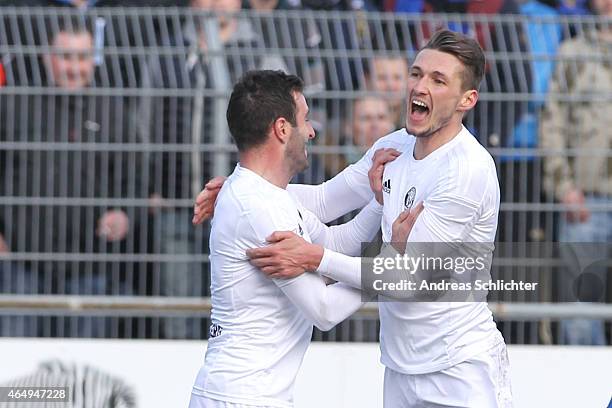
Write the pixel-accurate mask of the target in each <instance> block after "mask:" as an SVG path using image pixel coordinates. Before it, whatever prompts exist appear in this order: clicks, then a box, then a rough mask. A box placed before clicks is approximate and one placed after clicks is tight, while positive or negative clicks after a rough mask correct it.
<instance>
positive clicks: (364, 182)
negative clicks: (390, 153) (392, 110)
mask: <svg viewBox="0 0 612 408" xmlns="http://www.w3.org/2000/svg"><path fill="white" fill-rule="evenodd" d="M398 132H401V133H402V134H401V136H400V137H399V138H398V137H393V136H392V135H393V134H395V133H396V132H394V133H393V134H390V135H387V136H384V137H382V138H380V139H378V140H377V141H376V142H375V143H374V145H373V146H372V147H370V149H369V150H368V151H367V152H366V153H365V154H364V155H363V157H362V158H361V159H359V161H358V162H357V163H355V164H351V165H350V166H348V167H347V168H345V169H344V170H342V171H341V172H340V173H338V174H337V175H336V176H335V177H334V178H332V179H331V180H329V181H326V182H325V183H323V184H319V185H317V186H309V185H304V184H290V185H289V186H288V187H287V190H289V192H290V193H292V194H293V195H294V196H295V197H296V198H297V199H298V201H299V202H300V204H302V206H303V207H304V208H307V209H308V210H310V211H312V212H313V213H314V214H315V215H316V216H317V218H318V219H319V220H321V221H322V222H330V221H333V220H335V219H336V218H338V217H340V216H342V215H344V214H346V213H348V212H350V211H353V210H356V209H357V208H361V207H363V206H364V205H366V204H367V203H368V202H369V201H370V200H371V199H372V198H374V194H373V193H372V190H371V188H370V180H369V179H368V171H370V168H371V167H372V157H373V156H374V153H376V151H377V150H378V149H382V148H389V147H390V148H395V149H397V150H399V151H400V152H403V150H404V148H405V143H406V141H407V140H408V139H407V138H408V135H407V134H406V132H405V131H403V130H400V131H398Z"/></svg>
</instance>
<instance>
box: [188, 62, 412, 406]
mask: <svg viewBox="0 0 612 408" xmlns="http://www.w3.org/2000/svg"><path fill="white" fill-rule="evenodd" d="M302 90H303V82H302V80H301V79H299V78H298V77H296V76H293V75H287V74H285V73H283V72H281V71H251V72H249V73H247V74H245V75H244V76H243V77H242V78H241V79H240V80H239V81H238V83H236V85H235V86H234V89H233V92H232V95H231V97H230V101H229V105H228V109H227V120H228V124H229V128H230V132H231V134H232V136H233V138H234V141H235V142H236V145H237V147H238V154H239V164H238V165H237V166H236V169H235V170H234V172H233V173H232V175H231V176H230V177H229V178H228V179H227V182H226V183H225V184H224V186H223V188H222V189H221V191H220V193H219V197H218V200H217V204H216V214H215V216H214V218H213V220H212V230H211V235H210V262H211V274H212V281H211V298H212V312H211V320H212V323H213V324H212V326H211V329H210V338H209V341H208V349H207V351H206V357H205V361H204V365H203V367H202V368H201V370H200V371H199V373H198V375H197V378H196V380H195V384H194V386H193V390H192V396H191V402H190V405H189V406H190V408H201V407H206V408H211V407H212V408H218V407H225V408H243V407H292V406H293V384H294V381H295V377H296V375H297V371H298V369H299V367H300V364H301V362H302V358H303V357H304V353H305V352H306V348H307V347H308V345H309V343H310V339H311V336H312V328H313V324H314V325H316V326H317V327H318V328H320V329H321V330H329V329H331V328H332V327H333V326H334V325H336V324H337V323H338V322H340V321H342V320H344V319H345V318H346V317H348V316H350V315H351V314H352V313H353V312H355V311H356V310H357V309H358V308H359V307H360V306H361V305H362V304H363V302H362V296H361V291H360V290H358V289H355V288H352V287H350V286H348V285H346V284H343V283H337V284H332V285H326V282H325V281H324V279H323V278H322V277H321V276H319V275H318V274H316V273H307V274H301V275H300V276H298V277H296V278H294V279H288V280H285V279H283V280H276V279H272V280H271V279H268V277H266V275H265V274H263V273H261V271H260V270H259V269H258V268H257V267H255V266H254V265H252V264H251V263H249V259H248V257H247V255H246V251H247V250H248V249H249V248H256V247H261V246H265V245H267V243H266V237H267V236H269V235H270V234H271V233H272V232H273V231H275V230H289V231H293V232H294V233H295V234H296V236H299V237H300V239H303V240H305V242H309V243H310V242H312V243H315V244H317V245H316V246H313V247H311V249H313V250H314V251H315V252H317V253H316V254H313V256H315V257H316V256H321V255H322V247H326V248H330V249H331V250H333V251H338V252H341V253H345V254H349V255H358V254H359V252H360V250H361V243H362V242H364V241H368V240H371V239H372V238H373V237H374V235H375V234H376V232H377V231H378V228H379V226H380V219H381V218H380V217H381V212H382V207H381V206H380V204H378V203H377V202H376V200H370V203H368V204H367V205H366V206H365V208H364V209H363V210H362V211H361V212H360V213H359V214H358V215H357V217H355V219H353V220H352V221H351V222H349V223H346V224H343V225H340V226H337V227H327V226H325V225H324V224H323V223H321V222H320V221H319V220H318V219H317V218H316V216H315V215H314V214H312V213H311V212H310V211H309V210H307V209H306V208H304V207H303V206H301V205H299V204H298V202H297V201H296V200H295V199H294V198H293V196H292V195H291V194H290V193H289V192H288V191H287V190H286V189H285V188H286V186H287V184H288V183H289V180H291V178H292V177H293V176H294V175H295V174H296V173H297V172H300V171H302V170H304V169H305V168H306V167H307V166H308V159H307V150H306V143H308V141H309V140H310V139H312V138H314V130H313V128H312V125H311V124H310V122H309V121H308V105H307V103H306V100H305V98H304V95H303V94H302ZM417 215H418V214H415V215H414V217H416V216H417ZM414 217H413V218H412V219H410V218H409V219H408V220H407V221H406V222H405V223H404V224H405V225H407V226H408V227H410V225H411V224H413V223H414Z"/></svg>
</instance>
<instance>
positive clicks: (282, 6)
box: [242, 0, 292, 11]
mask: <svg viewBox="0 0 612 408" xmlns="http://www.w3.org/2000/svg"><path fill="white" fill-rule="evenodd" d="M242 8H244V9H245V10H257V11H273V10H290V9H292V7H291V5H290V3H289V0H247V1H244V2H243V3H242Z"/></svg>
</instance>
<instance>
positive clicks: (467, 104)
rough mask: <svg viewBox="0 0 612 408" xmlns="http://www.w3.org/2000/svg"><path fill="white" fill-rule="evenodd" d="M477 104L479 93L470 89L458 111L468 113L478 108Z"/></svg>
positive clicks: (464, 95) (464, 94)
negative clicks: (475, 107)
mask: <svg viewBox="0 0 612 408" xmlns="http://www.w3.org/2000/svg"><path fill="white" fill-rule="evenodd" d="M476 102H478V91H477V90H475V89H469V90H467V91H465V92H464V93H463V96H462V97H461V101H460V102H459V106H458V107H457V110H459V111H461V112H467V111H469V110H470V109H472V108H473V107H474V106H476Z"/></svg>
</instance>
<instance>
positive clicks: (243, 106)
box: [227, 70, 304, 151]
mask: <svg viewBox="0 0 612 408" xmlns="http://www.w3.org/2000/svg"><path fill="white" fill-rule="evenodd" d="M303 89H304V81H302V80H301V79H300V78H299V77H297V76H295V75H290V74H286V73H284V72H283V71H270V70H261V71H249V72H247V73H245V74H244V75H243V76H242V77H241V78H240V80H238V82H237V83H236V84H235V85H234V90H233V91H232V95H231V96H230V100H229V104H228V106H227V123H228V125H229V130H230V133H231V134H232V137H233V138H234V142H236V146H237V147H238V150H239V151H245V150H247V149H249V148H251V147H255V146H257V145H260V144H262V143H264V142H265V140H266V136H267V134H268V131H269V129H270V126H272V124H273V123H274V121H275V120H276V119H278V118H281V117H282V118H285V119H287V121H288V122H289V123H291V124H292V125H293V126H296V125H297V120H296V111H297V105H296V103H295V99H294V93H295V92H302V91H303Z"/></svg>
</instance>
